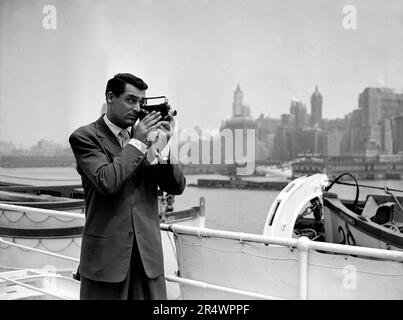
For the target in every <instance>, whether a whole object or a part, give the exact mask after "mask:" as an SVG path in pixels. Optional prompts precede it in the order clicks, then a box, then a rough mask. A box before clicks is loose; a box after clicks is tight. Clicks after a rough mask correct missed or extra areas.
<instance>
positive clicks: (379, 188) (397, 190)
mask: <svg viewBox="0 0 403 320" xmlns="http://www.w3.org/2000/svg"><path fill="white" fill-rule="evenodd" d="M329 182H332V183H337V184H344V185H347V186H353V187H355V184H353V183H348V182H341V181H335V180H329ZM358 185H359V186H360V187H363V188H370V189H378V190H382V191H384V190H385V187H376V186H370V185H366V184H358ZM388 190H389V191H395V192H403V190H399V189H393V188H389V187H388Z"/></svg>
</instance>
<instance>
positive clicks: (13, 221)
mask: <svg viewBox="0 0 403 320" xmlns="http://www.w3.org/2000/svg"><path fill="white" fill-rule="evenodd" d="M6 213H12V214H15V213H22V215H21V216H20V218H19V219H17V220H12V219H10V218H9V217H8V215H7V214H6ZM42 214H43V213H42ZM3 216H4V217H5V218H6V219H7V221H9V222H12V223H17V222H20V220H21V219H22V218H24V217H26V218H27V219H28V220H29V221H31V222H33V223H43V222H45V221H47V220H49V219H51V218H54V219H55V220H57V221H59V222H65V223H68V222H72V221H74V220H75V219H74V218H71V219H69V220H65V219H66V218H64V219H60V218H58V217H56V216H51V215H49V216H47V217H46V218H44V219H43V220H41V221H37V220H33V219H32V218H30V217H29V215H28V214H27V213H26V212H18V211H5V210H1V211H0V218H1V217H3Z"/></svg>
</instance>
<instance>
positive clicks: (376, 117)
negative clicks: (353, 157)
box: [358, 88, 403, 154]
mask: <svg viewBox="0 0 403 320" xmlns="http://www.w3.org/2000/svg"><path fill="white" fill-rule="evenodd" d="M358 107H359V109H360V110H361V111H362V112H361V127H360V128H359V131H360V138H361V139H362V142H363V144H362V146H361V148H360V149H361V150H362V153H363V154H367V149H371V150H374V149H376V150H378V151H379V153H389V152H390V149H391V148H392V144H393V143H392V142H391V141H390V139H392V134H391V127H390V124H389V122H388V121H386V120H388V119H391V118H393V117H396V116H398V115H400V114H402V113H403V94H396V93H394V92H393V90H392V89H390V88H365V90H364V91H363V92H362V93H361V94H360V96H359V100H358Z"/></svg>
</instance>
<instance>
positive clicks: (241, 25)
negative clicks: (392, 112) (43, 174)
mask: <svg viewBox="0 0 403 320" xmlns="http://www.w3.org/2000/svg"><path fill="white" fill-rule="evenodd" d="M115 3H117V6H116V10H110V9H111V7H110V4H109V3H107V2H106V1H97V5H95V4H94V2H92V1H89V2H88V1H86V2H82V1H77V0H73V1H69V2H68V3H66V2H62V1H51V4H52V5H54V7H55V8H56V9H57V14H58V15H57V17H58V20H57V21H58V24H57V28H56V29H55V30H44V29H43V26H42V20H43V18H44V16H45V15H44V14H43V13H42V8H43V6H45V5H47V4H49V3H48V2H46V1H42V0H38V1H36V2H32V3H26V2H23V1H21V0H17V1H9V0H6V1H3V2H2V3H1V4H0V17H1V19H0V27H1V28H0V29H1V30H2V32H0V44H1V46H0V69H1V70H2V71H1V74H0V76H1V80H0V96H1V97H0V140H4V141H9V140H12V141H13V142H14V143H15V144H17V145H20V144H22V145H23V147H28V146H30V145H33V144H34V143H35V142H36V141H39V140H40V139H52V140H54V141H56V142H59V143H63V144H66V142H67V139H68V135H69V134H70V133H71V132H72V131H73V130H74V129H76V128H77V127H78V126H80V125H84V124H86V123H89V122H92V121H95V120H96V119H97V117H98V116H99V111H100V109H101V106H102V104H103V103H104V96H103V94H104V89H105V84H106V81H107V79H109V78H110V77H112V76H113V75H114V74H115V73H118V72H122V71H123V72H126V71H127V72H132V73H135V74H137V75H139V76H141V77H142V78H143V79H145V80H146V82H147V83H148V84H149V88H150V89H149V92H148V94H149V95H160V94H164V95H166V96H167V97H168V98H169V99H170V102H171V104H172V105H173V106H175V108H176V109H177V110H178V123H179V124H180V126H181V127H182V128H193V127H195V126H200V127H201V128H206V129H212V128H218V127H219V126H220V122H221V120H223V119H228V118H229V117H230V115H231V103H232V94H233V92H234V90H235V88H236V85H237V83H239V84H240V87H241V89H242V90H243V92H244V94H245V96H244V101H245V104H246V105H248V106H250V109H251V112H252V116H253V117H254V118H257V117H259V115H260V114H261V113H263V114H264V115H265V116H269V117H270V118H280V116H281V114H283V113H288V112H289V107H290V101H291V100H292V99H298V100H300V101H302V102H303V103H305V104H306V105H307V108H308V112H309V113H310V107H309V106H310V104H309V101H310V96H311V94H312V92H313V91H314V90H315V86H316V85H318V87H319V90H320V92H321V94H322V96H323V99H324V100H323V117H324V118H328V119H334V118H342V117H344V115H346V114H347V113H349V112H351V111H353V110H354V109H356V108H357V107H358V96H359V94H360V93H361V92H363V90H364V88H366V87H390V88H393V89H394V90H395V92H397V93H398V92H401V91H402V89H401V88H402V87H403V61H402V59H401V58H400V57H401V56H402V55H403V44H402V43H401V42H399V41H397V40H396V39H399V38H401V36H402V35H403V8H402V6H401V3H400V1H393V0H391V1H388V4H387V5H386V4H379V2H377V1H363V0H353V1H349V2H348V3H345V2H344V1H339V0H336V1H324V0H305V1H286V2H280V1H255V2H253V4H252V5H251V4H248V3H247V2H246V1H241V0H235V1H231V2H217V1H199V0H196V1H192V2H191V3H188V2H182V1H176V0H169V1H166V2H164V3H160V2H158V1H144V0H139V1H135V2H127V1H117V2H115ZM346 5H352V6H355V7H356V10H357V29H356V30H346V29H344V28H343V19H344V18H345V15H346V14H344V13H343V8H344V7H345V6H346ZM133 12H136V14H135V15H134V16H133ZM77 35H79V36H77ZM23 79H24V80H23ZM22 82H23V83H22ZM24 84H28V85H25V86H24ZM20 89H23V90H20ZM21 91H22V92H21ZM16 97H18V99H16ZM43 123H46V126H43ZM15 127H19V128H21V129H20V130H18V131H17V132H15V130H14V128H15Z"/></svg>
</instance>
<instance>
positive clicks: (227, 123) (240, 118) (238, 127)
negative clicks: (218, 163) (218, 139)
mask: <svg viewBox="0 0 403 320" xmlns="http://www.w3.org/2000/svg"><path fill="white" fill-rule="evenodd" d="M225 129H229V130H230V131H231V132H232V136H233V139H232V140H233V141H232V146H231V148H232V159H234V160H235V161H237V160H239V158H242V157H244V156H247V152H248V143H253V142H252V141H248V135H247V130H248V129H252V130H253V131H254V137H253V138H254V143H255V146H254V150H255V153H256V151H257V150H258V147H257V145H258V144H257V141H258V139H257V122H256V121H255V120H253V119H252V117H251V112H250V108H249V107H248V106H246V105H244V102H243V92H242V90H241V88H240V87H239V83H238V85H237V87H236V89H235V91H234V99H233V102H232V117H231V119H228V120H224V121H222V123H221V128H220V132H222V131H223V130H225ZM227 132H228V131H227ZM236 132H238V134H239V133H242V141H236V140H237V139H236V134H237V133H236ZM238 148H239V149H241V148H242V150H238ZM237 151H238V152H239V151H242V152H241V153H242V155H239V154H236V152H237ZM224 154H225V144H223V145H222V152H221V159H222V163H224V161H225V159H224ZM263 154H264V153H263ZM253 157H254V159H256V158H257V155H256V154H255V155H253ZM227 160H228V159H227Z"/></svg>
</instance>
